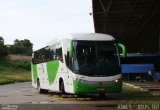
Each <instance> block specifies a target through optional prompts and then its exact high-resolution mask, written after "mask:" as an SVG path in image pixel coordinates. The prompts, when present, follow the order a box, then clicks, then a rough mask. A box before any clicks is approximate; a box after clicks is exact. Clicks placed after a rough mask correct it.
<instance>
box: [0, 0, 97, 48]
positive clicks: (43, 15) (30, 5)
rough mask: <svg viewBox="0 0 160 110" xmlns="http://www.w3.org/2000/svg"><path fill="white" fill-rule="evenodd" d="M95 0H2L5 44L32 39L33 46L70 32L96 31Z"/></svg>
mask: <svg viewBox="0 0 160 110" xmlns="http://www.w3.org/2000/svg"><path fill="white" fill-rule="evenodd" d="M91 1H92V0H0V36H2V37H3V38H4V41H5V44H13V42H14V40H15V39H19V40H23V39H29V40H30V41H31V42H32V43H33V45H34V46H33V50H37V49H39V48H42V47H43V46H45V45H46V44H47V43H48V42H49V41H51V40H53V39H56V38H57V37H62V35H64V34H69V33H92V32H94V25H93V16H90V14H89V13H92V2H91Z"/></svg>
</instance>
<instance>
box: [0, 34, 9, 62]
mask: <svg viewBox="0 0 160 110" xmlns="http://www.w3.org/2000/svg"><path fill="white" fill-rule="evenodd" d="M7 54H8V50H7V47H6V46H5V45H4V39H3V38H2V37H1V36H0V61H2V60H3V59H5V57H6V56H7Z"/></svg>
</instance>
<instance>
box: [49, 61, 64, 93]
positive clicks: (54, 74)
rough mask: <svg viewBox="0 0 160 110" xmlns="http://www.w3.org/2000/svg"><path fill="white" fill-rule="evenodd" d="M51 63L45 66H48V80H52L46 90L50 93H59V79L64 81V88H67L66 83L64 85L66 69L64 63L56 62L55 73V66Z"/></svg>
mask: <svg viewBox="0 0 160 110" xmlns="http://www.w3.org/2000/svg"><path fill="white" fill-rule="evenodd" d="M53 62H54V61H53ZM53 62H51V63H50V64H47V66H48V67H49V66H50V67H49V68H48V79H50V80H52V81H51V82H50V83H49V87H48V90H52V91H55V92H60V90H59V81H60V78H62V80H63V81H64V86H65V87H66V86H67V83H66V79H67V69H66V67H65V66H64V63H62V62H61V61H58V62H57V63H58V68H57V71H56V68H55V67H56V66H55V64H54V63H53ZM49 74H50V75H49Z"/></svg>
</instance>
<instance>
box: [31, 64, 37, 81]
mask: <svg viewBox="0 0 160 110" xmlns="http://www.w3.org/2000/svg"><path fill="white" fill-rule="evenodd" d="M32 69H33V79H34V83H37V66H36V65H34V64H32Z"/></svg>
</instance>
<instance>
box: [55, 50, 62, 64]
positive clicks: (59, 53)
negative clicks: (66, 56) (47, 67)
mask: <svg viewBox="0 0 160 110" xmlns="http://www.w3.org/2000/svg"><path fill="white" fill-rule="evenodd" d="M56 57H57V60H60V61H61V62H63V57H62V48H59V49H56Z"/></svg>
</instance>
